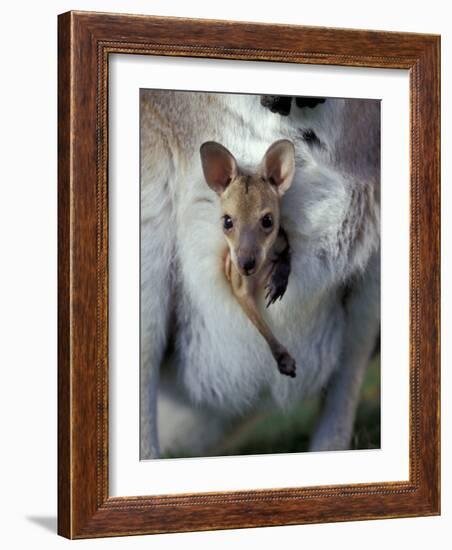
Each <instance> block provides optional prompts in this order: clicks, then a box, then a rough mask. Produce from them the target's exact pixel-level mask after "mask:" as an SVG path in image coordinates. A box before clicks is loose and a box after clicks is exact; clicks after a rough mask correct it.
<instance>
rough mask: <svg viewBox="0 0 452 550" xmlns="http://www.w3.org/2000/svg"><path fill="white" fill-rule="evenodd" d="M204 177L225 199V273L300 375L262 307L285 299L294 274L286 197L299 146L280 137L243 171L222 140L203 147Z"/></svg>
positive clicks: (282, 363) (286, 370) (285, 367)
mask: <svg viewBox="0 0 452 550" xmlns="http://www.w3.org/2000/svg"><path fill="white" fill-rule="evenodd" d="M200 153H201V161H202V166H203V171H204V176H205V179H206V182H207V184H208V185H209V187H210V188H211V189H212V190H213V191H215V192H216V193H217V194H218V195H219V197H220V204H221V209H222V217H221V219H222V226H223V233H224V236H225V239H226V242H227V245H228V249H227V251H226V256H225V259H224V267H225V275H226V277H227V279H228V281H229V282H230V284H231V288H232V292H233V294H234V296H235V298H236V299H237V301H238V302H239V304H240V306H241V307H242V309H243V311H244V312H245V314H246V315H247V317H248V318H249V319H250V321H251V322H252V323H253V324H254V325H255V327H256V328H257V330H258V331H259V332H260V333H261V334H262V336H263V337H264V338H265V340H266V342H267V344H268V346H269V347H270V351H271V352H272V355H273V357H274V358H275V361H276V363H277V365H278V369H279V371H280V372H281V374H285V375H287V376H291V377H295V368H296V366H295V361H294V359H293V358H292V356H291V355H290V354H289V352H288V351H287V349H286V348H285V347H284V346H283V345H282V344H281V343H280V342H279V341H278V340H277V338H276V337H275V336H274V335H273V333H272V331H271V329H270V327H269V326H268V324H267V323H266V322H265V320H264V319H263V317H262V314H261V312H260V310H259V301H262V300H261V298H262V295H263V292H264V290H266V296H265V298H266V299H267V300H268V302H267V307H268V306H270V305H271V304H272V303H274V302H275V301H276V300H277V299H278V298H279V299H282V297H283V295H284V292H285V290H286V288H287V283H288V279H289V273H290V248H289V242H288V239H287V235H286V232H285V231H284V230H283V229H282V227H281V226H280V200H281V197H282V196H283V195H284V193H285V192H286V191H287V190H288V189H289V187H290V186H291V184H292V181H293V176H294V174H295V148H294V146H293V144H292V142H290V141H289V140H285V139H282V140H279V141H276V142H275V143H273V145H271V146H270V147H269V149H268V150H267V152H266V153H265V155H264V158H263V159H262V162H261V164H260V166H259V168H258V170H257V172H255V173H253V174H244V173H242V172H241V171H240V170H239V168H238V165H237V161H236V160H235V158H234V156H233V155H232V154H231V153H230V152H229V151H228V150H227V149H226V148H225V147H224V146H223V145H220V144H219V143H215V142H213V141H208V142H206V143H203V145H202V146H201V149H200Z"/></svg>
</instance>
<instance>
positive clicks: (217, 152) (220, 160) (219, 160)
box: [200, 141, 237, 195]
mask: <svg viewBox="0 0 452 550" xmlns="http://www.w3.org/2000/svg"><path fill="white" fill-rule="evenodd" d="M200 153H201V162H202V169H203V171H204V177H205V178H206V182H207V184H208V185H209V187H210V188H211V189H213V190H214V191H215V192H216V193H218V194H219V195H221V194H222V193H223V192H224V190H225V189H226V187H227V186H228V185H229V184H230V183H231V181H232V180H233V179H234V178H235V177H236V176H237V162H236V160H235V158H234V157H233V155H232V154H231V153H230V152H229V151H228V150H227V149H226V147H223V145H220V144H219V143H216V142H215V141H206V142H205V143H203V144H202V145H201V149H200Z"/></svg>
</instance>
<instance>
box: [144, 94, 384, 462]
mask: <svg viewBox="0 0 452 550" xmlns="http://www.w3.org/2000/svg"><path fill="white" fill-rule="evenodd" d="M353 101H354V102H356V101H358V103H359V102H360V100H353ZM351 103H352V102H347V101H346V100H328V101H327V102H326V103H325V104H324V105H319V106H317V107H316V108H315V109H313V110H310V109H302V110H296V109H295V107H293V108H292V109H293V111H294V113H293V114H292V115H291V116H290V117H281V116H279V115H277V114H273V113H271V112H270V111H269V110H267V109H265V108H264V107H262V106H261V104H260V101H259V97H258V96H240V95H232V94H203V93H188V92H168V91H143V92H142V98H141V104H142V113H141V117H142V118H141V121H142V126H141V162H142V170H141V178H142V179H141V186H142V198H141V208H142V210H141V216H142V236H141V238H142V243H141V254H142V256H141V260H142V264H141V280H142V289H141V291H142V295H141V327H142V328H141V346H142V352H141V369H142V388H141V392H142V412H141V420H142V423H141V427H142V449H141V454H142V457H146V456H157V455H158V453H159V444H158V434H157V424H156V418H157V415H156V407H157V388H158V380H159V375H158V372H159V368H160V362H161V360H162V356H163V353H164V350H165V347H166V345H167V341H168V337H169V334H170V332H173V333H174V334H175V345H176V358H177V359H176V361H177V368H178V369H179V372H180V376H181V379H182V381H183V385H184V387H185V388H186V391H187V392H188V395H189V396H190V399H191V400H192V401H194V402H195V403H198V404H200V405H201V404H203V405H208V406H209V407H210V408H211V409H217V410H219V411H220V412H222V413H224V412H225V411H227V412H230V413H234V412H238V411H243V410H244V409H246V408H247V407H250V406H253V405H254V404H255V403H256V402H257V401H258V399H259V397H260V395H261V394H262V392H265V391H269V392H270V393H271V395H272V396H273V398H274V400H275V401H276V402H277V403H278V404H279V405H281V406H288V405H289V404H290V403H291V402H293V401H294V400H296V399H299V398H301V397H303V396H306V395H308V394H313V393H315V392H317V391H319V389H321V388H322V387H324V386H325V385H326V384H327V382H328V381H329V380H332V375H333V373H335V372H336V371H337V372H341V371H344V372H346V373H348V374H347V376H348V378H347V377H345V381H344V383H343V384H342V385H343V386H344V389H343V391H342V393H341V394H340V395H339V397H336V398H334V397H332V398H331V399H330V401H328V400H327V403H331V404H330V409H331V411H333V412H330V413H329V415H328V411H327V409H326V413H325V414H327V418H326V420H325V417H324V419H323V420H321V423H320V425H319V433H320V435H319V436H318V437H316V436H314V438H313V448H346V446H347V445H348V439H349V438H350V434H351V425H352V424H353V418H354V411H355V408H356V402H357V397H356V396H355V394H356V392H357V390H356V389H354V390H353V391H351V392H350V396H349V394H348V388H351V387H357V388H358V389H359V387H360V380H361V378H362V372H363V370H364V366H365V364H367V360H368V358H369V355H370V352H371V349H372V346H373V343H374V340H375V336H376V333H377V331H378V324H379V300H378V292H379V281H378V280H377V279H378V276H379V266H378V262H376V260H375V259H372V258H377V257H378V251H379V193H378V181H379V174H378V168H377V164H375V165H374V166H369V165H372V160H371V161H369V160H368V159H367V160H366V159H361V160H360V159H356V158H355V157H354V156H353V150H355V151H356V155H357V156H359V155H360V154H366V150H365V148H364V146H363V145H362V144H360V145H359V146H358V145H356V143H355V145H354V141H353V139H352V138H351V137H350V136H348V135H347V136H346V137H344V132H345V128H346V126H347V125H349V126H350V128H351V130H350V131H351V132H352V131H354V132H355V134H356V139H357V140H358V139H361V138H362V136H361V134H360V125H359V121H357V120H355V121H353V120H352V121H350V120H348V119H347V117H348V116H349V114H350V112H352V111H353V113H354V115H355V116H356V115H357V114H358V115H359V112H358V111H357V110H356V107H357V105H356V104H354V105H353V106H351V105H350V104H351ZM369 106H370V107H369ZM368 107H369V108H368ZM361 108H362V112H361V116H362V117H364V121H363V122H362V124H364V125H365V124H370V123H372V124H374V125H376V126H377V130H378V124H379V121H378V118H377V119H376V118H375V117H376V116H378V110H377V111H376V113H377V114H375V113H374V112H373V111H372V109H373V108H374V107H373V106H372V104H370V103H367V106H366V102H361ZM366 109H367V111H369V112H367V111H366ZM354 123H355V126H356V128H355V130H353V125H354ZM301 128H312V129H313V130H314V131H315V132H316V134H317V135H318V136H319V138H320V139H321V141H322V142H323V143H324V147H323V148H318V147H312V146H310V145H309V144H308V143H306V142H305V141H303V140H302V139H301V138H300V133H299V132H300V129H301ZM281 138H287V139H291V140H292V141H293V142H294V144H295V146H296V157H297V169H296V173H295V179H294V183H293V184H292V187H291V189H290V190H289V191H288V193H287V194H286V195H285V197H284V199H283V201H282V220H281V224H282V226H283V227H284V228H285V229H286V231H287V233H288V235H289V240H290V245H291V249H292V271H291V275H290V280H289V285H288V289H287V292H286V294H285V296H284V299H283V300H282V301H281V302H277V303H276V304H274V305H272V306H271V307H270V308H269V309H268V310H265V317H266V319H267V321H268V323H269V325H270V326H271V328H272V330H273V331H274V334H275V336H276V337H277V338H278V339H279V340H280V341H281V342H284V345H285V346H286V347H287V349H288V351H289V353H290V354H291V355H292V356H293V357H294V358H295V360H296V363H297V377H296V378H295V379H290V378H289V377H285V376H282V375H281V374H280V373H279V371H278V369H277V368H276V367H275V363H274V359H273V357H272V356H271V354H270V352H269V350H268V347H267V346H266V345H265V342H264V341H263V339H262V336H260V334H259V333H258V332H257V331H256V329H255V327H254V326H253V325H252V324H251V322H250V321H249V320H248V319H247V318H246V317H245V315H244V313H243V312H242V310H241V308H240V306H239V305H238V303H237V302H236V300H235V299H234V297H233V296H232V293H231V291H230V289H229V286H228V283H227V282H226V280H225V277H224V274H223V264H222V254H223V251H224V247H225V242H224V237H223V235H222V230H221V223H220V210H219V202H218V198H217V197H216V195H215V194H214V193H213V192H212V191H211V190H210V189H209V188H208V186H207V185H206V183H205V181H204V177H203V173H202V168H201V163H200V157H199V147H200V145H201V144H202V143H203V142H205V141H217V142H220V143H222V144H223V145H224V146H225V147H227V148H228V149H229V150H230V151H231V152H232V154H233V155H234V156H235V157H236V159H237V161H238V163H239V165H240V164H242V165H243V166H246V167H248V168H251V167H255V166H257V164H258V163H259V162H260V160H261V158H262V156H263V154H264V153H265V151H266V149H267V148H268V146H269V145H270V144H271V143H273V142H274V141H275V140H277V139H281ZM377 145H378V144H376V143H369V139H368V143H367V146H368V147H372V146H373V147H376V146H377ZM347 147H348V149H347ZM353 147H355V149H353ZM341 153H342V156H341ZM341 158H342V159H344V158H345V159H346V160H345V163H347V162H348V166H347V165H346V164H345V165H344V163H341V160H340V159H341ZM348 158H350V160H347V159H348ZM371 259H372V262H374V263H373V264H372V266H371V271H369V269H370V267H369V265H370V264H369V261H370V260H371ZM351 278H353V280H356V279H359V281H360V283H359V284H358V285H356V290H355V295H356V296H357V297H356V298H354V299H353V300H351V303H352V304H353V307H354V310H353V312H352V313H350V312H347V311H346V310H345V309H344V308H343V307H342V305H341V302H340V298H341V285H342V284H343V283H344V282H346V281H349V280H350V279H351ZM369 278H370V279H372V284H366V281H367V279H369ZM368 294H369V295H370V297H369V296H368ZM355 302H356V304H355ZM355 310H356V311H355ZM363 316H364V317H366V319H367V320H366V323H364V324H365V327H364V328H362V326H361V323H362V317H363ZM170 326H171V329H170ZM360 326H361V332H364V335H363V336H362V339H361V340H360V341H359V342H358V343H357V344H356V343H355V341H356V340H358V338H357V337H356V335H355V334H354V333H355V329H356V327H360ZM174 329H175V330H174ZM355 348H356V349H357V351H356V352H355V351H354V349H355ZM349 358H350V361H351V363H353V364H351V366H349V367H346V365H345V364H344V362H345V363H346V362H347V361H348V360H349ZM347 369H348V370H347ZM350 371H351V372H350ZM348 379H351V381H349V382H347V380H348ZM340 385H341V384H339V386H340ZM336 386H338V384H336ZM333 393H334V392H332V395H333ZM336 393H337V392H336ZM341 400H342V401H343V400H345V401H347V406H344V405H342V404H341ZM327 408H328V405H327ZM342 409H344V411H345V412H344V413H343V414H342V413H341V410H342ZM341 415H342V417H343V421H342V420H341V418H342V417H341ZM333 417H336V422H337V423H339V427H334V426H333V428H331V425H332V424H334V422H332V419H333ZM162 425H164V419H163V422H162ZM325 426H326V427H325ZM330 428H331V429H330ZM322 434H323V435H322ZM330 440H331V442H332V446H331V445H330V444H329V441H330Z"/></svg>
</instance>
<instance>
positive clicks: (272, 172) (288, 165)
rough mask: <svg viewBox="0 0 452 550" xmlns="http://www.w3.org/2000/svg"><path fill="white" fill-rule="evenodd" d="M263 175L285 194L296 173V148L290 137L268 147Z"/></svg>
mask: <svg viewBox="0 0 452 550" xmlns="http://www.w3.org/2000/svg"><path fill="white" fill-rule="evenodd" d="M261 170H262V175H263V176H264V178H265V179H266V180H268V181H269V182H270V184H271V185H274V186H275V187H276V190H277V191H278V195H280V196H281V195H284V193H285V192H286V191H287V190H288V189H289V187H290V186H291V184H292V180H293V177H294V174H295V148H294V146H293V143H292V142H291V141H289V140H288V139H280V140H279V141H275V143H273V145H270V147H269V148H268V149H267V152H266V153H265V155H264V158H263V160H262V165H261Z"/></svg>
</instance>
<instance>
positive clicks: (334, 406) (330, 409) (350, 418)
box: [310, 254, 380, 451]
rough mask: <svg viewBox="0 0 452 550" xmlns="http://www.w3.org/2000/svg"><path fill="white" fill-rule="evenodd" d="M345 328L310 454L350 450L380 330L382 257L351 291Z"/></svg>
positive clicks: (346, 304)
mask: <svg viewBox="0 0 452 550" xmlns="http://www.w3.org/2000/svg"><path fill="white" fill-rule="evenodd" d="M344 307H345V315H346V317H345V318H346V321H345V322H346V327H345V335H344V347H343V352H342V355H341V359H340V363H339V367H338V369H337V371H336V372H335V373H334V375H333V377H332V379H331V380H330V382H329V384H328V389H327V394H326V398H325V403H324V408H323V411H322V414H321V417H320V421H319V423H318V425H317V428H316V430H315V432H314V435H313V437H312V440H311V444H310V450H311V451H333V450H345V449H349V448H350V442H351V437H352V433H353V425H354V421H355V414H356V409H357V406H358V403H359V398H360V393H361V386H362V381H363V378H364V374H365V372H366V368H367V366H368V364H369V360H370V358H371V355H372V352H373V350H374V347H375V342H376V340H377V337H378V332H379V328H380V257H379V254H376V255H375V256H373V257H372V258H371V260H370V261H369V264H368V267H367V269H366V272H365V273H364V275H363V276H362V278H361V277H360V278H359V279H358V280H357V281H356V282H355V284H354V286H353V287H352V289H351V294H350V295H349V296H348V298H347V301H346V303H345V305H344Z"/></svg>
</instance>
